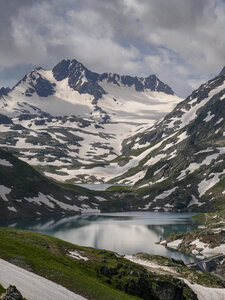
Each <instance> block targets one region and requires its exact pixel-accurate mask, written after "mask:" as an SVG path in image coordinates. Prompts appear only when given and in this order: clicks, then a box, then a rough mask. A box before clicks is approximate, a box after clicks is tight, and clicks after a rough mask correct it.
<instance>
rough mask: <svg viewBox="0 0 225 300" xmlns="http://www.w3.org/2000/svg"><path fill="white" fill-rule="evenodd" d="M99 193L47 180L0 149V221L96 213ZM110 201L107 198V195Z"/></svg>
mask: <svg viewBox="0 0 225 300" xmlns="http://www.w3.org/2000/svg"><path fill="white" fill-rule="evenodd" d="M99 195H102V193H101V192H91V191H90V190H87V189H83V188H80V187H76V186H69V185H60V184H56V183H53V182H51V181H49V180H48V179H47V178H45V177H43V176H42V175H40V174H39V173H38V172H37V171H35V170H34V169H33V168H32V167H30V166H29V165H28V164H26V163H24V162H22V161H20V160H19V159H17V158H16V157H14V156H13V155H12V154H10V153H7V152H5V151H3V150H0V219H10V218H20V217H23V218H25V217H36V218H37V217H41V216H42V217H43V216H54V215H68V214H78V213H81V212H98V211H99V205H100V203H101V202H102V201H106V199H104V198H103V197H99ZM107 198H108V199H109V200H110V197H109V196H107Z"/></svg>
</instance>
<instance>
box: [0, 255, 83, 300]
mask: <svg viewBox="0 0 225 300" xmlns="http://www.w3.org/2000/svg"><path fill="white" fill-rule="evenodd" d="M0 270H1V272H0V283H1V284H2V285H3V287H4V288H7V287H8V286H9V285H10V284H12V285H15V286H16V287H17V288H18V290H19V291H20V292H21V293H22V295H23V296H24V297H25V298H27V299H29V300H40V299H45V300H58V299H60V300H68V299H70V300H86V298H83V297H81V296H79V295H77V294H75V293H73V292H71V291H69V290H68V289H66V288H64V287H63V286H61V285H58V284H56V283H54V282H52V281H50V280H47V279H45V278H44V277H41V276H38V275H36V274H34V273H32V272H29V271H27V270H24V269H22V268H19V267H17V266H15V265H13V264H11V263H9V262H7V261H4V260H2V259H0Z"/></svg>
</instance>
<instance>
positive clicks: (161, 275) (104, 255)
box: [0, 228, 224, 300]
mask: <svg viewBox="0 0 225 300" xmlns="http://www.w3.org/2000/svg"><path fill="white" fill-rule="evenodd" d="M0 237H1V239H0V241H1V248H0V257H1V258H3V259H5V260H7V261H9V262H11V263H13V264H15V265H17V266H19V267H22V268H24V269H26V270H29V271H30V272H33V273H36V274H38V275H41V276H43V277H45V278H47V279H50V280H51V281H54V282H56V283H58V284H60V285H63V286H64V287H66V288H67V289H69V290H71V291H73V292H74V293H77V294H79V295H81V296H83V297H85V298H87V299H96V300H101V299H109V300H110V299H121V300H122V299H150V298H153V299H156V300H159V299H161V300H170V299H171V300H176V299H177V300H182V299H184V300H185V299H186V300H190V299H196V300H197V299H198V298H197V296H196V294H195V292H193V291H192V289H191V288H189V287H188V285H187V284H185V283H184V282H183V280H182V279H177V278H176V276H177V277H179V278H183V277H185V274H188V277H187V276H186V278H187V279H188V280H190V281H191V282H192V284H198V285H199V286H200V287H202V288H204V287H205V288H206V289H208V290H211V291H212V290H213V288H216V290H219V292H223V290H224V289H223V287H224V282H223V281H221V280H220V279H218V278H216V277H214V276H212V275H210V274H209V273H204V272H200V271H199V272H196V271H194V270H189V269H188V268H187V267H186V266H184V265H183V264H182V263H181V262H179V261H175V260H171V259H166V258H162V257H151V256H148V255H141V256H140V255H139V256H138V257H136V259H139V260H141V261H139V263H138V264H137V263H134V262H132V261H130V260H127V259H125V258H124V257H122V256H120V255H118V254H116V253H113V252H110V251H106V250H96V249H93V248H85V247H80V246H77V245H74V244H70V243H67V242H64V241H61V240H58V239H56V238H53V237H50V236H46V235H42V234H38V233H32V232H28V231H21V230H15V229H3V228H2V229H0ZM13 245H16V247H14V246H13ZM129 259H130V258H129ZM143 261H145V263H146V262H147V264H146V265H143ZM166 266H167V268H166ZM6 276H7V274H6ZM28 281H29V280H28ZM0 283H1V282H0ZM18 288H19V289H21V288H20V287H19V286H18ZM21 292H22V293H23V294H24V295H25V296H26V293H24V291H23V289H21ZM209 299H212V298H209Z"/></svg>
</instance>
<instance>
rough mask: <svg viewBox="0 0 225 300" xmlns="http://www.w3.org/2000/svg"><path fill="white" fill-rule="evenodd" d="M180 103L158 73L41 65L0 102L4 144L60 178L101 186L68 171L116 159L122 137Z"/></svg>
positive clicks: (71, 64)
mask: <svg viewBox="0 0 225 300" xmlns="http://www.w3.org/2000/svg"><path fill="white" fill-rule="evenodd" d="M180 101H181V99H180V98H179V97H177V96H176V95H174V93H173V91H172V90H171V88H170V87H169V86H168V85H166V84H164V83H162V82H161V81H160V80H159V79H158V78H157V77H156V76H155V75H151V76H149V77H146V78H139V77H131V76H121V75H118V74H112V73H103V74H98V73H95V72H92V71H90V70H88V69H87V68H86V67H84V66H83V65H82V64H81V63H79V62H77V61H76V60H63V61H61V62H60V63H58V64H57V65H56V66H55V67H54V68H53V69H52V70H50V71H46V70H44V69H42V68H36V69H35V70H33V71H32V72H30V73H28V74H27V75H26V76H25V77H24V78H23V79H22V80H20V81H19V82H18V84H17V85H16V86H15V87H14V88H13V89H12V90H10V91H8V92H7V95H4V96H2V97H0V111H1V115H0V129H1V133H2V134H1V135H0V147H1V148H4V149H5V150H7V151H11V152H15V153H17V154H18V155H19V156H20V158H21V159H22V160H24V161H26V162H28V163H29V164H31V165H35V166H39V169H40V170H41V171H42V172H43V173H45V174H47V175H48V174H50V175H51V174H52V176H54V178H55V179H58V180H63V181H65V180H67V181H68V180H70V181H72V182H90V181H91V182H95V178H94V176H93V179H92V180H86V179H85V177H84V176H82V175H81V176H79V178H74V179H73V178H72V177H71V176H70V174H68V172H67V171H66V172H64V171H63V169H64V167H69V168H70V167H72V168H74V167H76V166H78V167H79V166H85V165H87V164H93V163H94V164H96V163H98V164H99V163H100V164H101V163H105V162H107V161H111V160H112V159H116V158H117V156H118V155H120V154H121V149H122V142H123V140H124V139H126V138H128V137H130V136H132V135H134V134H135V133H136V132H137V131H138V132H139V131H140V130H141V131H142V130H144V129H146V128H149V127H150V126H151V125H152V124H154V122H155V121H156V120H159V119H160V118H162V117H164V116H165V115H166V114H167V113H168V112H169V111H171V110H172V108H173V107H174V106H175V104H177V103H178V102H180ZM103 181H104V180H103V179H102V180H100V182H103Z"/></svg>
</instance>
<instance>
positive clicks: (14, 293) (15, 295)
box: [2, 285, 24, 300]
mask: <svg viewBox="0 0 225 300" xmlns="http://www.w3.org/2000/svg"><path fill="white" fill-rule="evenodd" d="M23 299H24V298H23V296H22V295H21V293H20V292H19V291H18V290H17V288H16V287H15V286H14V285H10V286H9V287H8V288H7V290H6V293H5V296H3V298H2V300H23Z"/></svg>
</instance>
